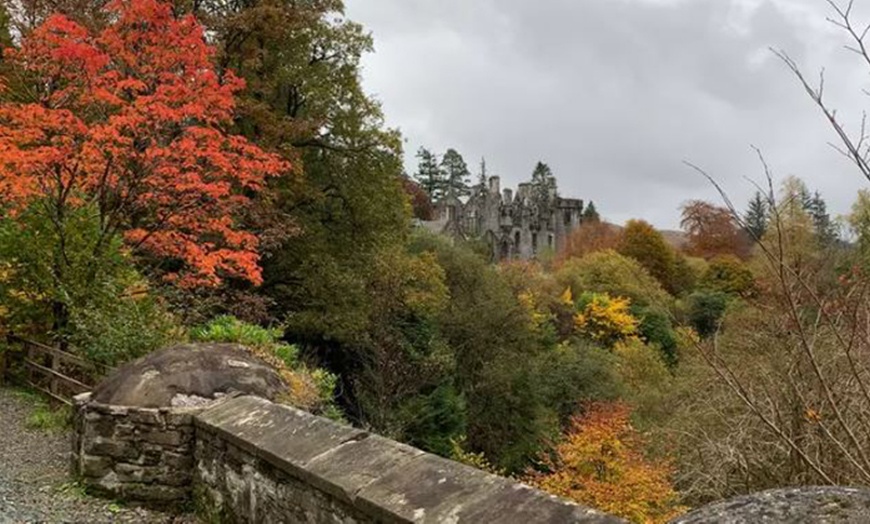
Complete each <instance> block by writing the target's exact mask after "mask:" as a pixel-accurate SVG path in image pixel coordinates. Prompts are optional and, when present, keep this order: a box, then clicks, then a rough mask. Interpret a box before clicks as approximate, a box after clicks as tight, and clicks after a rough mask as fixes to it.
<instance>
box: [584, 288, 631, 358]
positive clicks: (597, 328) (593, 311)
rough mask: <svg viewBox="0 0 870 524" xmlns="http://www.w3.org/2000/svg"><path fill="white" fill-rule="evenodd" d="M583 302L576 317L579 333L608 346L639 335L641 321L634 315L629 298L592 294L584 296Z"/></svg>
mask: <svg viewBox="0 0 870 524" xmlns="http://www.w3.org/2000/svg"><path fill="white" fill-rule="evenodd" d="M583 302H585V305H581V307H580V311H579V312H578V313H577V315H576V316H575V317H574V325H575V327H576V328H577V331H578V333H580V334H582V335H586V336H588V337H590V338H591V339H593V340H594V341H596V342H598V343H600V344H602V345H604V346H607V347H611V346H613V345H614V344H615V343H617V342H619V341H620V340H626V339H629V338H632V337H636V336H637V334H638V326H639V324H640V321H639V320H638V319H636V318H634V316H632V314H631V311H630V310H629V308H630V306H631V301H630V300H629V299H627V298H622V297H617V298H612V297H610V296H609V295H607V294H592V295H589V296H587V297H584V298H583V299H582V300H581V304H582V303H583Z"/></svg>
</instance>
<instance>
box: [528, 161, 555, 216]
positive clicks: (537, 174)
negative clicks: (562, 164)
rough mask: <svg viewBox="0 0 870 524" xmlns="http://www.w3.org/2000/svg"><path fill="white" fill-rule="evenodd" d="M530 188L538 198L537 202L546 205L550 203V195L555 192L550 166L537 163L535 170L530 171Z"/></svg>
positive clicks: (553, 177)
mask: <svg viewBox="0 0 870 524" xmlns="http://www.w3.org/2000/svg"><path fill="white" fill-rule="evenodd" d="M532 187H533V188H534V191H535V193H536V195H537V197H538V200H539V201H540V202H542V203H543V204H544V205H546V204H547V203H548V202H549V201H550V195H551V193H555V190H556V177H555V176H554V175H553V170H552V169H550V166H548V165H547V164H545V163H543V162H538V164H537V165H536V166H535V170H534V171H532Z"/></svg>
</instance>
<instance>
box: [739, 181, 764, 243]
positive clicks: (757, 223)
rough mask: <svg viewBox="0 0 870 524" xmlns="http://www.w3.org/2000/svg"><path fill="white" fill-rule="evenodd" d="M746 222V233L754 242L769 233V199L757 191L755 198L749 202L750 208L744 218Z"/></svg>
mask: <svg viewBox="0 0 870 524" xmlns="http://www.w3.org/2000/svg"><path fill="white" fill-rule="evenodd" d="M743 220H744V221H745V222H746V231H747V233H749V236H750V237H751V238H752V239H753V240H760V239H761V238H762V237H764V234H765V233H766V232H767V223H768V209H767V199H766V198H765V197H764V195H762V194H761V191H756V192H755V196H753V197H752V200H750V201H749V207H748V208H747V209H746V214H745V215H744V216H743Z"/></svg>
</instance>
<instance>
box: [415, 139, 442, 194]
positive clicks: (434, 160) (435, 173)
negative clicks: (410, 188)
mask: <svg viewBox="0 0 870 524" xmlns="http://www.w3.org/2000/svg"><path fill="white" fill-rule="evenodd" d="M414 179H416V180H417V182H418V183H419V184H420V187H422V188H423V190H424V191H426V193H427V194H428V195H429V198H430V199H432V200H433V201H437V200H438V199H440V198H441V197H443V196H444V194H445V193H446V192H447V187H448V180H447V173H446V172H445V171H444V168H443V167H442V166H441V165H439V164H438V157H437V156H436V155H435V154H434V153H432V152H431V151H429V150H428V149H426V148H425V147H421V148H420V149H419V150H418V151H417V172H416V173H414Z"/></svg>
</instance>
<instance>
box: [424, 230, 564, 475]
mask: <svg viewBox="0 0 870 524" xmlns="http://www.w3.org/2000/svg"><path fill="white" fill-rule="evenodd" d="M411 248H412V252H416V253H433V254H434V255H435V259H436V260H437V263H438V265H440V266H441V267H442V268H443V269H444V272H445V276H446V279H445V282H446V284H447V287H448V289H449V294H450V301H449V303H448V304H447V307H446V308H445V309H444V310H443V311H442V312H441V313H440V314H439V315H438V318H437V321H438V326H439V331H440V334H441V336H442V337H443V339H444V341H445V342H446V343H447V344H448V345H449V347H450V349H451V351H452V354H453V359H454V361H455V380H456V382H455V383H456V388H457V391H458V392H459V393H460V394H462V395H463V397H464V398H465V402H466V405H467V416H466V420H467V421H468V422H467V424H468V426H467V437H468V446H469V448H470V450H472V451H474V452H477V453H481V452H482V453H484V454H485V455H486V456H487V457H488V458H489V459H490V460H492V461H493V462H494V463H495V464H497V465H498V466H499V467H504V468H505V469H507V470H510V471H516V470H518V469H521V468H523V467H524V466H525V464H526V463H527V461H528V460H530V459H531V458H532V457H534V456H535V453H537V450H538V448H539V446H540V445H541V443H542V442H543V441H544V439H545V438H546V437H547V436H548V435H549V434H550V433H551V431H552V429H551V428H552V427H553V422H552V420H551V419H552V417H551V414H550V413H548V412H547V409H546V407H545V406H544V402H543V400H542V397H541V392H540V389H539V388H538V387H537V385H536V380H537V378H536V373H535V370H534V369H533V368H532V367H527V366H517V365H516V363H517V362H529V361H533V360H534V359H535V358H536V356H537V355H539V354H540V352H541V348H540V347H539V346H538V345H537V344H536V334H535V332H534V331H533V330H532V329H531V328H530V325H529V322H528V320H529V316H528V310H527V309H526V308H525V307H524V306H523V305H522V304H521V303H520V302H519V301H518V299H517V298H516V296H515V295H514V293H513V291H512V290H511V288H510V287H509V286H508V285H507V283H506V282H505V281H504V280H503V279H502V278H501V277H500V275H499V273H498V271H496V269H495V268H493V267H491V266H489V265H487V263H486V262H485V261H484V260H483V259H482V258H480V257H478V256H477V255H475V254H474V253H473V252H471V251H468V250H466V249H463V248H462V247H461V246H455V245H453V244H451V243H450V242H449V240H447V239H445V238H441V237H435V236H432V235H425V234H420V235H417V236H415V237H414V239H413V242H412V246H411Z"/></svg>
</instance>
